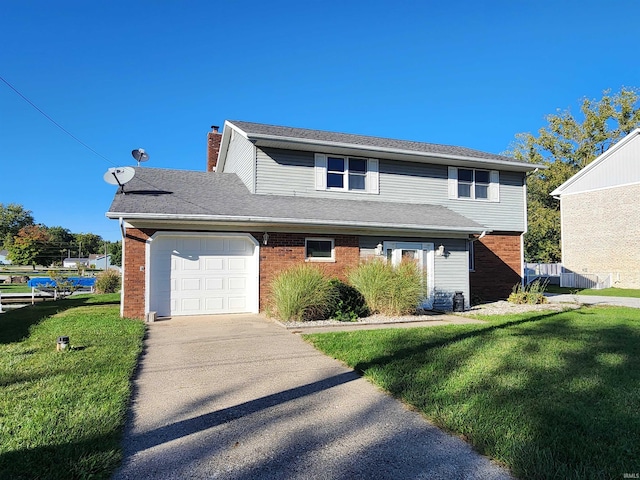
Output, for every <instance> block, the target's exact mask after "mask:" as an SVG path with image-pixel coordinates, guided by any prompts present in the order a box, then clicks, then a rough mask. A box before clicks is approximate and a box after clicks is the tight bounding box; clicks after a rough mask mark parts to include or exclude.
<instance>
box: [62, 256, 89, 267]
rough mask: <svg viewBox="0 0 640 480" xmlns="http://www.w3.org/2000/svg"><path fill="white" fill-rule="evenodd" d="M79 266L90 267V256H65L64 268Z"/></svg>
mask: <svg viewBox="0 0 640 480" xmlns="http://www.w3.org/2000/svg"><path fill="white" fill-rule="evenodd" d="M78 266H81V267H88V266H89V259H88V258H65V259H64V260H63V261H62V268H76V267H78Z"/></svg>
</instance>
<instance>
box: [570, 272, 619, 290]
mask: <svg viewBox="0 0 640 480" xmlns="http://www.w3.org/2000/svg"><path fill="white" fill-rule="evenodd" d="M612 277H613V275H612V274H610V273H608V274H601V275H598V274H595V273H562V274H560V286H561V287H570V288H593V289H595V290H601V289H603V288H609V287H611V283H612V282H611V280H612Z"/></svg>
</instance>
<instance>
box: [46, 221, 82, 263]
mask: <svg viewBox="0 0 640 480" xmlns="http://www.w3.org/2000/svg"><path fill="white" fill-rule="evenodd" d="M47 231H48V232H49V236H50V238H51V240H50V242H49V247H50V248H49V249H48V254H49V256H50V261H49V262H48V263H55V262H62V261H63V260H64V258H65V257H67V255H68V254H69V250H70V249H71V246H72V243H73V241H74V239H75V237H74V236H73V234H72V233H71V232H70V231H69V229H68V228H64V227H47Z"/></svg>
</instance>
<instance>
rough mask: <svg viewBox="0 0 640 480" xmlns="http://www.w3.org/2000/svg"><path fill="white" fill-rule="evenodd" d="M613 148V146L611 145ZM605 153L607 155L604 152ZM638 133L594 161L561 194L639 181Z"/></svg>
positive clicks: (639, 150) (639, 145)
mask: <svg viewBox="0 0 640 480" xmlns="http://www.w3.org/2000/svg"><path fill="white" fill-rule="evenodd" d="M613 148H615V147H613ZM605 155H607V154H606V153H605ZM639 158H640V135H635V136H634V137H633V138H632V139H631V140H630V141H629V142H627V143H625V144H624V145H622V146H621V147H620V148H618V149H616V150H615V151H612V152H611V153H610V154H609V155H607V156H606V158H602V160H601V161H598V160H596V161H594V162H597V163H594V164H593V166H591V167H589V166H587V167H586V168H589V170H587V171H585V172H584V174H583V175H582V176H580V177H579V178H577V179H576V181H575V182H573V183H572V184H571V185H568V186H567V188H566V189H564V190H563V192H562V195H570V194H572V193H578V192H585V191H591V190H598V189H602V188H609V187H616V186H618V185H629V184H632V183H640V161H638V159H639Z"/></svg>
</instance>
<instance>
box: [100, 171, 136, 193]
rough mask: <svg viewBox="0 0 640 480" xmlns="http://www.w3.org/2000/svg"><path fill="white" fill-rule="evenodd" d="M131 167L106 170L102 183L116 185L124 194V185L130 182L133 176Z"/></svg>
mask: <svg viewBox="0 0 640 480" xmlns="http://www.w3.org/2000/svg"><path fill="white" fill-rule="evenodd" d="M135 174H136V171H135V170H134V169H133V167H115V168H110V169H109V170H107V173H105V174H104V177H103V178H104V181H105V182H107V183H109V184H111V185H118V186H119V187H120V189H121V190H122V193H124V184H125V183H127V182H130V181H131V180H132V179H133V177H134V176H135Z"/></svg>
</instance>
